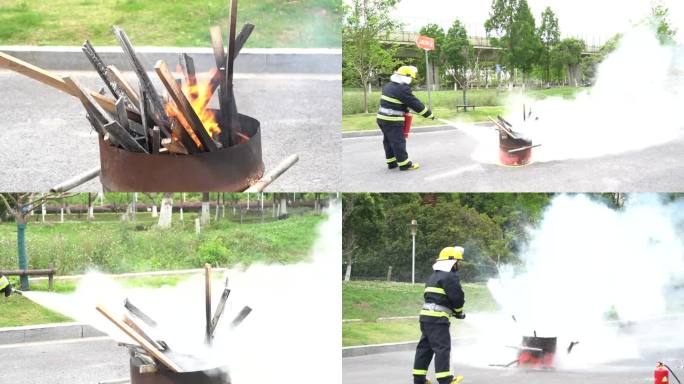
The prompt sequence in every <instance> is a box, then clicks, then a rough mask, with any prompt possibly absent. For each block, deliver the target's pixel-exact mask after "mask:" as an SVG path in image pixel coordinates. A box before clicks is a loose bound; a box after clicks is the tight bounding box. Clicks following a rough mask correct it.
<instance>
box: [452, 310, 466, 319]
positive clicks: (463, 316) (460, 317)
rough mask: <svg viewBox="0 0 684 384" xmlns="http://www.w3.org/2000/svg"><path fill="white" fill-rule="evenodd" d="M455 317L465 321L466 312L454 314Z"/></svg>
mask: <svg viewBox="0 0 684 384" xmlns="http://www.w3.org/2000/svg"><path fill="white" fill-rule="evenodd" d="M454 317H455V318H457V319H460V320H463V319H465V312H454Z"/></svg>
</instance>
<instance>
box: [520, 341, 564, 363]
mask: <svg viewBox="0 0 684 384" xmlns="http://www.w3.org/2000/svg"><path fill="white" fill-rule="evenodd" d="M556 343H557V339H556V338H555V337H537V336H523V340H522V348H521V349H520V352H519V354H518V366H519V367H522V368H552V367H553V359H554V357H555V355H556Z"/></svg>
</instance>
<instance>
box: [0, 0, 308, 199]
mask: <svg viewBox="0 0 684 384" xmlns="http://www.w3.org/2000/svg"><path fill="white" fill-rule="evenodd" d="M236 23H237V0H231V14H230V26H229V30H228V34H227V35H228V44H227V45H228V48H227V50H226V46H225V45H224V43H223V33H222V31H221V28H219V27H213V28H211V43H212V47H213V51H214V58H215V62H216V68H214V69H211V70H210V71H209V72H207V73H205V74H198V73H196V69H195V64H194V61H193V59H192V58H191V57H190V56H188V55H187V54H182V55H180V57H179V63H178V65H177V73H176V75H175V76H174V74H173V73H172V72H171V70H170V69H169V65H168V64H167V63H165V62H164V61H163V60H159V61H158V62H157V63H156V65H155V66H154V71H155V73H156V75H157V77H158V78H159V80H161V83H162V84H163V87H164V89H163V91H164V92H162V94H160V93H159V92H158V91H157V89H155V87H154V85H153V84H152V80H151V79H150V77H149V76H148V74H147V69H151V68H145V67H144V66H143V64H142V63H141V61H140V60H139V58H138V56H137V55H136V52H135V49H134V48H133V45H132V43H131V41H130V40H129V38H128V36H127V35H126V33H125V32H124V31H123V30H122V29H121V28H118V27H116V26H114V27H112V31H113V33H114V36H115V37H116V39H117V41H118V42H119V44H120V45H121V48H122V49H123V54H124V56H125V57H126V58H127V59H128V61H129V63H130V65H131V68H132V70H133V72H134V73H135V74H136V75H137V78H138V83H139V87H138V88H135V87H133V86H132V85H131V84H130V83H128V81H127V80H126V79H125V78H124V77H123V76H122V74H121V72H120V71H119V70H118V69H117V68H116V67H114V66H113V65H107V64H106V63H105V62H104V61H103V60H102V58H101V57H100V56H99V55H98V53H97V52H96V51H95V49H94V48H93V47H92V45H91V44H90V43H89V42H88V41H86V42H85V43H84V45H83V52H84V53H85V55H86V57H87V58H88V60H89V61H90V62H91V63H92V64H93V67H94V68H95V70H96V71H97V73H98V75H99V76H100V78H101V79H102V81H103V82H104V85H105V87H103V89H102V90H101V91H100V92H94V91H91V90H87V89H85V88H84V87H83V86H82V85H81V84H79V83H78V81H77V80H76V79H75V78H73V77H70V76H67V77H64V78H61V77H58V76H55V75H54V74H51V73H49V72H47V71H45V70H42V69H41V68H38V67H35V66H33V65H31V64H29V63H26V62H23V61H21V60H19V59H16V58H14V57H12V56H9V55H7V54H4V53H1V52H0V66H4V67H6V68H8V69H11V70H14V71H16V72H19V73H22V74H24V75H26V76H28V77H31V78H33V79H36V80H38V81H41V82H43V83H45V84H48V85H50V86H53V87H55V88H57V89H59V90H61V91H64V92H66V93H69V94H71V95H73V96H76V97H77V98H78V99H79V100H80V101H81V103H82V104H83V106H84V108H85V110H86V113H87V115H86V117H87V119H88V121H89V122H90V124H91V125H92V127H93V129H94V130H95V131H96V132H97V133H98V135H99V148H100V171H99V175H100V181H101V183H102V185H103V187H104V189H105V190H107V191H135V192H173V191H188V192H191V191H194V192H202V191H243V190H245V189H248V188H250V186H252V185H254V184H257V185H258V187H259V188H260V189H263V188H264V187H265V186H266V185H268V183H270V182H271V181H272V180H273V179H275V178H276V177H278V176H279V175H280V174H281V173H283V172H284V171H285V170H286V169H287V168H289V167H290V166H292V165H293V164H294V162H296V161H297V157H296V155H294V156H291V157H290V158H288V159H287V160H286V161H284V162H283V163H281V164H280V165H279V166H278V167H277V168H276V169H275V170H274V171H272V172H271V174H270V175H267V176H265V177H264V178H262V176H263V173H264V163H263V161H262V154H261V132H260V124H259V121H257V120H256V119H254V118H252V117H249V116H245V115H241V114H239V113H238V110H237V106H236V101H235V95H234V92H233V77H234V76H233V73H234V62H235V58H236V57H237V55H238V54H239V53H240V51H241V50H242V48H243V47H244V45H245V43H246V42H247V39H248V38H249V36H250V34H251V33H252V31H253V30H254V25H252V24H245V25H244V26H243V27H242V30H241V32H240V33H239V34H238V35H237V36H236ZM106 93H110V94H111V96H108V95H106ZM215 94H216V95H217V100H218V109H216V110H214V109H210V108H209V103H210V101H211V100H212V98H213V96H214V95H215ZM91 174H92V172H91V173H89V175H91ZM90 177H94V176H90ZM260 179H261V180H260ZM67 184H68V183H67Z"/></svg>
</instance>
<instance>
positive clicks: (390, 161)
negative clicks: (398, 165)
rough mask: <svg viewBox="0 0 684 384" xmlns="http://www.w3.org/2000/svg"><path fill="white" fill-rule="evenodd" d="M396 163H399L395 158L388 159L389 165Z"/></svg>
mask: <svg viewBox="0 0 684 384" xmlns="http://www.w3.org/2000/svg"><path fill="white" fill-rule="evenodd" d="M395 161H397V158H396V157H393V158H391V159H387V164H390V163H394V162H395Z"/></svg>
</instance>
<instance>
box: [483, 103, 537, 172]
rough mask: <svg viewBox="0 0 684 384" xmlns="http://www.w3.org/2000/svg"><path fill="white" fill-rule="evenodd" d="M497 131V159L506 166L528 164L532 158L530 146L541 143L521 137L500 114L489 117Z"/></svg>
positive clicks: (533, 146)
mask: <svg viewBox="0 0 684 384" xmlns="http://www.w3.org/2000/svg"><path fill="white" fill-rule="evenodd" d="M489 120H491V121H492V122H493V123H494V126H495V127H496V129H497V130H498V131H499V161H500V162H501V164H503V165H507V166H514V167H515V166H522V165H526V164H529V162H530V161H531V159H532V148H535V147H538V146H540V145H541V144H537V145H533V144H532V140H529V139H527V138H525V137H523V136H522V135H521V134H520V133H518V132H516V131H514V130H513V125H512V124H511V123H509V122H508V121H506V120H505V119H504V118H502V117H501V116H497V117H496V119H492V118H491V117H490V118H489Z"/></svg>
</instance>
